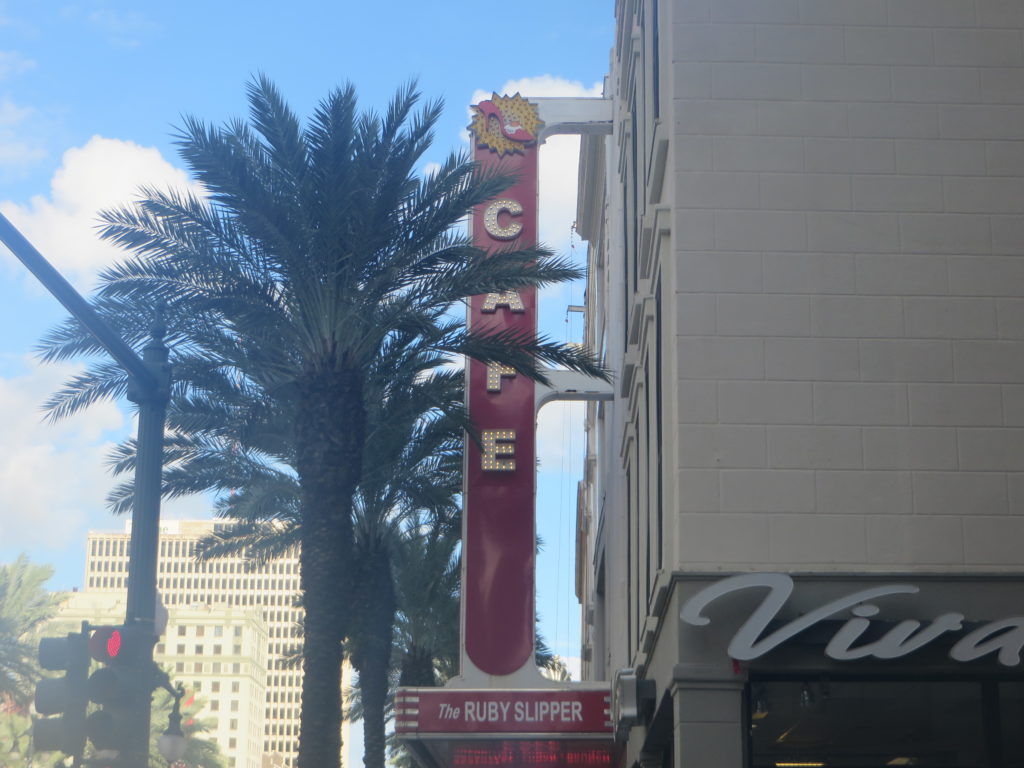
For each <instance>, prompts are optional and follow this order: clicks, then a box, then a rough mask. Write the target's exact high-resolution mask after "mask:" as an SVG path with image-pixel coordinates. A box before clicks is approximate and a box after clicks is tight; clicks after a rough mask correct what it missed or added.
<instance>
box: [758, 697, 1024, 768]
mask: <svg viewBox="0 0 1024 768" xmlns="http://www.w3.org/2000/svg"><path fill="white" fill-rule="evenodd" d="M747 713H748V723H749V731H748V733H749V745H748V746H749V749H748V755H749V759H748V765H749V766H751V768H881V767H882V766H914V768H1024V681H1021V680H1019V679H1017V680H1005V679H1003V680H999V679H981V678H965V677H958V678H951V679H941V680H936V679H934V678H931V679H908V678H903V679H900V678H886V679H865V678H863V677H860V678H856V679H850V678H847V679H843V678H836V677H806V678H787V679H757V678H754V677H752V679H751V682H750V684H749V685H748V688H747Z"/></svg>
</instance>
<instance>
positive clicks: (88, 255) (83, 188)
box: [0, 136, 189, 291]
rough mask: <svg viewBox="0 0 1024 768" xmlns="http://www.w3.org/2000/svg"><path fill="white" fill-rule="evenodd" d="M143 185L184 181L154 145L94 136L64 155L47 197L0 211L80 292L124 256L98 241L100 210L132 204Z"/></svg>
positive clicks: (0, 207)
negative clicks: (97, 229)
mask: <svg viewBox="0 0 1024 768" xmlns="http://www.w3.org/2000/svg"><path fill="white" fill-rule="evenodd" d="M0 162H2V153H0ZM143 184H145V185H147V186H154V187H158V188H164V187H177V188H184V187H186V186H188V184H189V180H188V176H187V175H186V173H185V172H184V171H183V170H181V169H179V168H175V167H174V166H173V165H171V164H170V163H168V162H167V161H166V160H165V159H164V158H163V156H161V154H160V152H159V150H157V149H155V148H153V147H142V146H139V145H138V144H135V143H133V142H130V141H121V140H119V139H106V138H103V137H101V136H93V137H92V138H91V139H90V140H89V141H88V142H87V143H86V144H85V145H84V146H81V147H73V148H71V149H69V150H68V151H67V152H65V153H64V157H63V162H62V164H61V167H60V168H59V169H58V170H57V172H56V173H55V174H54V176H53V179H52V180H51V183H50V194H49V196H43V195H36V196H35V197H33V198H32V199H31V200H30V201H29V202H28V203H27V204H25V205H20V204H18V203H14V202H10V201H6V202H0V211H2V212H3V213H4V215H6V216H7V217H8V218H9V219H10V220H11V222H12V223H13V224H14V226H16V227H17V228H18V229H19V230H21V233H22V234H23V235H25V237H26V238H28V240H29V242H31V243H32V244H33V245H34V246H35V247H36V248H38V249H39V251H40V252H41V253H42V254H43V256H45V257H46V258H47V259H48V260H49V261H50V263H52V264H53V265H54V266H55V267H56V268H57V269H58V270H59V271H60V272H61V273H62V274H63V275H64V276H65V277H67V278H68V280H69V281H70V282H71V283H72V284H74V285H75V287H77V288H78V289H79V290H82V291H85V290H87V289H88V288H90V287H91V285H92V281H93V280H94V278H95V276H96V274H97V272H98V271H99V270H100V269H101V268H103V267H104V266H106V265H108V264H111V263H112V262H114V261H115V260H117V259H118V258H120V257H123V255H124V253H123V252H122V251H119V250H118V249H117V248H115V247H114V246H112V245H110V244H108V243H105V242H103V241H101V240H100V239H99V236H98V235H97V232H96V224H97V220H98V214H99V212H100V211H102V210H104V209H107V208H113V207H116V206H119V205H124V204H126V203H129V202H131V201H132V200H134V199H135V198H136V197H137V196H138V195H137V190H138V188H139V187H140V186H141V185H143ZM5 256H6V259H8V260H10V259H11V257H10V256H9V255H6V254H5ZM0 258H4V257H0Z"/></svg>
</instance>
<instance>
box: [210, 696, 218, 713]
mask: <svg viewBox="0 0 1024 768" xmlns="http://www.w3.org/2000/svg"><path fill="white" fill-rule="evenodd" d="M210 711H211V712H219V711H220V700H219V699H210Z"/></svg>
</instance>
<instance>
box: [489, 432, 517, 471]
mask: <svg viewBox="0 0 1024 768" xmlns="http://www.w3.org/2000/svg"><path fill="white" fill-rule="evenodd" d="M480 442H481V443H483V449H482V450H481V451H480V464H481V466H482V467H483V469H484V470H486V471H488V472H513V471H515V468H516V460H515V459H502V458H499V457H501V456H515V455H516V446H515V442H516V431H515V430H514V429H484V430H481V432H480Z"/></svg>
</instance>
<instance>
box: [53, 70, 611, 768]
mask: <svg viewBox="0 0 1024 768" xmlns="http://www.w3.org/2000/svg"><path fill="white" fill-rule="evenodd" d="M418 101H419V95H418V93H417V92H416V90H415V87H414V85H412V84H410V85H409V86H406V87H404V88H402V89H400V90H399V91H398V93H397V94H396V95H395V97H394V98H393V100H392V101H391V103H390V105H389V107H388V109H387V110H386V112H385V113H384V114H383V115H377V114H374V113H372V112H367V113H363V114H359V112H358V109H357V103H356V97H355V91H354V89H353V88H352V87H351V86H348V87H346V88H343V89H339V90H336V91H334V92H332V93H331V94H330V95H328V96H327V98H325V99H324V100H323V101H322V102H321V104H320V105H319V107H318V108H317V110H316V111H315V113H314V115H313V117H312V119H311V120H310V123H309V125H308V127H306V128H305V129H303V127H302V126H301V125H300V123H299V120H298V119H297V118H296V117H295V116H294V115H293V113H292V112H291V111H290V109H289V108H288V107H287V106H286V104H285V103H284V101H283V99H282V97H281V95H280V94H279V92H278V91H277V89H276V88H275V87H274V86H273V84H272V83H270V82H269V80H267V79H266V78H265V77H259V78H257V79H256V80H254V81H253V82H252V83H251V84H250V86H249V102H250V121H249V124H246V123H243V122H241V121H236V122H233V123H230V124H229V125H227V126H224V127H221V128H217V127H213V126H208V125H206V124H204V123H202V122H201V121H199V120H197V119H195V118H192V117H188V118H186V119H185V121H184V127H183V128H182V130H181V133H180V135H179V137H178V138H179V146H180V151H181V154H182V157H183V158H184V159H185V161H186V163H187V164H188V166H189V168H190V169H191V170H192V172H193V174H194V175H195V177H196V180H197V181H198V182H199V183H200V184H201V185H202V187H203V188H204V190H205V191H206V193H207V197H205V198H200V197H198V196H196V195H193V194H187V193H174V192H162V191H158V190H154V189H148V190H145V191H144V197H143V199H142V200H140V201H139V202H137V203H136V204H135V205H133V206H131V207H127V208H123V209H119V210H115V211H110V212H107V213H105V214H104V215H103V222H104V223H103V226H102V228H101V234H102V236H103V237H104V238H106V239H107V240H110V241H111V242H114V243H116V244H118V245H120V246H123V247H124V248H126V249H127V250H129V251H130V252H131V254H132V256H131V257H130V258H127V259H125V260H124V261H123V262H121V263H119V264H117V265H115V266H113V267H111V268H109V269H107V270H106V271H104V273H103V274H102V275H101V276H100V288H99V292H98V295H97V296H96V297H95V298H94V300H93V306H94V308H95V309H96V310H97V311H98V312H99V313H100V314H101V316H103V317H104V318H105V319H106V320H107V321H108V322H109V323H110V324H111V325H112V326H113V327H114V328H115V329H116V330H117V331H118V332H120V334H121V335H122V337H123V338H126V339H127V340H128V341H129V343H132V344H135V345H136V346H141V344H143V343H144V342H145V336H146V331H145V329H147V328H148V327H150V326H151V324H152V320H153V315H154V312H155V311H156V310H155V306H156V304H157V303H158V302H162V303H163V304H165V305H166V320H167V325H168V327H169V328H170V329H171V330H170V334H169V336H168V338H167V341H168V344H169V345H170V346H171V362H172V364H173V366H174V370H175V374H176V385H175V389H174V392H173V397H172V402H171V404H170V410H171V427H172V429H181V431H182V436H181V437H179V438H177V439H174V438H172V441H171V445H170V448H169V451H168V456H167V457H168V458H169V459H170V460H171V461H172V462H173V463H174V464H173V466H172V467H171V468H170V470H169V473H170V474H171V475H174V474H175V473H177V475H178V476H179V479H180V480H181V483H180V484H179V485H178V486H177V487H176V488H175V489H174V490H173V491H171V493H182V492H184V491H185V490H186V489H188V490H190V491H199V490H214V491H219V492H222V493H226V492H228V491H229V490H231V489H238V488H242V487H243V486H242V485H241V484H240V482H239V481H242V480H245V479H246V478H245V477H244V475H245V472H244V471H240V472H239V473H238V475H239V476H238V477H235V476H232V475H231V474H230V473H229V474H227V475H223V476H211V475H210V474H209V473H204V470H206V468H207V466H208V465H207V462H205V458H206V456H207V454H208V452H209V449H210V444H214V450H215V451H216V450H217V449H218V446H216V443H217V442H218V441H222V440H235V441H237V443H238V445H239V446H240V450H248V451H251V452H252V455H251V456H249V457H248V458H252V459H253V460H254V461H255V462H256V463H257V464H262V465H263V467H264V475H265V477H264V479H265V480H266V481H267V482H270V481H272V480H274V479H284V478H290V479H292V480H293V481H294V482H295V483H297V484H298V488H299V496H298V501H297V503H296V504H295V507H294V510H293V511H294V513H295V514H296V515H298V517H299V518H300V519H301V525H299V526H298V529H297V535H298V539H299V541H300V543H301V555H300V558H301V559H300V570H301V576H300V578H301V588H302V591H303V604H304V607H305V612H306V616H305V642H304V645H303V662H304V663H303V691H302V715H301V734H300V741H299V757H298V764H299V768H329V767H330V766H336V765H338V761H339V754H340V720H341V700H340V674H341V659H342V643H343V642H344V640H345V639H346V638H347V637H348V636H349V634H350V632H351V619H352V611H351V609H350V606H349V605H348V604H347V603H346V601H345V600H339V599H338V596H339V595H352V594H353V577H354V574H353V569H352V564H353V556H352V554H353V543H354V524H353V519H354V512H353V505H354V499H355V495H356V489H357V487H358V485H359V482H360V480H361V478H362V476H363V465H364V447H365V445H366V437H367V435H366V431H367V418H368V416H367V414H368V407H369V401H368V397H370V396H371V390H369V389H368V384H369V382H370V380H371V378H372V376H373V373H374V371H375V370H378V369H379V370H382V369H380V367H379V364H380V362H381V360H382V359H386V357H387V350H388V349H389V346H390V345H392V344H395V343H399V344H401V345H402V346H404V347H410V348H418V349H420V350H421V351H422V354H424V355H455V354H466V355H469V356H471V357H474V358H476V359H479V360H482V361H485V362H500V363H502V364H505V365H509V366H512V367H513V368H514V369H516V370H517V371H518V372H520V373H522V374H523V375H526V376H529V377H531V378H534V379H536V380H541V381H542V380H544V375H543V371H542V369H541V367H540V364H541V363H542V362H547V363H553V364H556V365H564V366H567V367H569V368H571V369H574V370H579V371H584V372H586V373H589V374H592V375H597V376H603V375H605V374H604V371H603V370H602V369H601V368H600V367H599V366H598V365H597V364H596V363H595V362H594V361H593V359H592V358H591V357H590V356H589V354H587V353H586V352H583V351H581V350H578V349H575V348H567V347H564V346H562V345H556V344H553V343H550V342H548V341H547V340H545V339H542V338H536V337H526V336H524V335H522V334H517V333H510V332H496V331H494V330H493V329H491V330H488V329H483V330H479V331H476V332H469V331H467V330H466V329H465V328H463V327H462V326H461V325H460V324H458V323H457V322H455V321H452V320H450V319H448V318H449V316H448V315H447V314H446V313H447V312H449V310H450V309H451V308H452V307H453V305H456V304H458V303H459V302H461V301H463V300H464V299H465V298H466V297H468V296H470V295H474V294H479V293H489V292H495V291H507V290H516V289H519V288H522V287H525V286H529V285H543V284H546V283H551V282H557V281H562V280H567V279H573V278H575V277H578V276H579V273H578V271H577V270H576V269H574V268H573V267H571V266H570V265H569V263H568V262H566V261H565V260H562V259H557V258H551V257H550V254H549V252H548V251H546V250H544V249H542V248H536V247H534V248H524V249H519V250H510V251H506V252H502V253H501V254H498V255H497V256H496V257H494V258H489V257H488V255H487V254H485V253H484V252H482V251H481V249H478V248H476V247H474V246H473V245H472V244H471V243H470V242H469V241H468V240H467V238H466V236H465V235H463V234H461V233H460V230H459V229H458V227H457V225H458V223H459V222H460V221H461V220H462V218H463V217H464V216H465V215H466V213H467V212H468V211H469V210H470V209H471V208H472V207H473V206H476V205H478V204H480V203H482V202H484V201H486V200H489V199H491V198H493V197H494V196H495V195H497V194H498V193H499V192H500V191H501V190H502V189H503V188H504V187H506V186H507V185H508V184H509V182H510V179H509V178H508V177H505V176H502V175H500V174H497V173H489V172H483V171H481V170H480V169H479V168H477V167H476V166H475V165H473V164H472V163H471V162H469V161H468V159H467V157H466V156H465V155H461V154H459V155H452V156H451V157H449V158H448V159H447V160H446V161H445V162H444V163H443V164H442V165H441V167H440V169H439V170H438V171H437V172H435V173H433V174H430V175H428V176H427V177H425V178H423V179H417V178H416V177H415V168H416V166H417V164H418V163H419V162H420V161H421V159H422V157H423V154H424V152H425V151H426V150H427V148H428V147H429V145H430V143H431V140H432V128H433V126H434V124H435V123H436V121H437V120H438V118H439V116H440V114H441V104H440V103H439V102H432V103H429V104H427V105H426V106H424V107H423V108H422V109H420V110H419V111H418V112H417V111H415V110H416V105H417V103H418ZM42 347H43V354H44V357H45V358H46V359H50V360H62V359H67V358H73V357H78V356H80V355H83V354H89V355H97V354H102V351H101V350H100V348H99V347H98V345H97V344H96V342H95V341H94V340H93V339H92V338H91V337H90V336H89V335H88V334H87V333H85V332H84V330H83V329H82V328H81V327H80V325H79V324H78V323H77V322H75V321H73V320H70V321H67V322H66V323H65V324H64V325H63V326H61V327H59V328H58V329H56V330H55V331H53V332H51V333H50V334H49V335H48V337H47V338H45V339H44V341H43V345H42ZM126 385H127V382H126V380H125V375H124V374H123V373H122V372H121V371H120V370H119V369H118V368H117V367H116V366H114V365H113V364H112V363H110V362H108V361H105V360H100V361H99V362H96V363H95V364H94V365H92V366H91V367H90V369H89V370H87V371H86V372H85V373H83V374H81V375H79V376H77V377H75V378H73V379H72V380H71V381H70V382H69V383H68V384H67V385H66V386H65V388H64V389H63V390H61V391H60V392H58V393H57V394H56V395H54V396H53V398H52V399H51V400H50V402H49V408H50V413H51V415H53V416H54V417H61V416H64V415H67V414H69V413H73V412H76V411H78V410H80V409H82V408H84V407H87V406H88V405H89V404H91V403H93V402H95V401H96V400H98V399H101V398H104V397H114V396H119V395H121V394H123V393H124V392H125V389H126ZM376 395H377V393H375V392H372V396H376ZM200 405H201V406H202V407H199V406H200ZM197 412H199V413H201V414H203V415H202V416H200V417H199V418H198V419H197V421H196V422H189V421H188V419H189V417H190V415H192V414H195V413H197ZM275 424H276V425H280V424H284V425H287V433H286V434H280V435H278V434H274V433H272V430H273V426H272V425H275ZM264 429H268V430H271V434H268V435H266V436H261V437H260V438H259V439H257V438H256V437H254V433H260V432H262V431H263V430H264ZM121 458H122V459H124V458H125V457H124V456H122V457H121ZM193 469H195V473H194V474H193V473H192V472H191V470H193Z"/></svg>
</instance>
